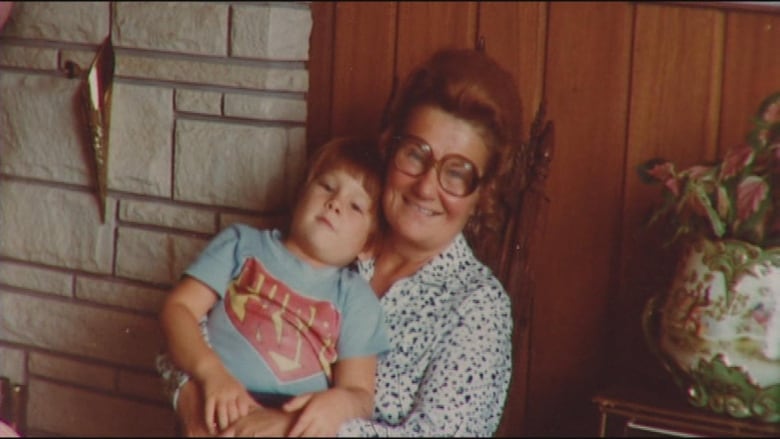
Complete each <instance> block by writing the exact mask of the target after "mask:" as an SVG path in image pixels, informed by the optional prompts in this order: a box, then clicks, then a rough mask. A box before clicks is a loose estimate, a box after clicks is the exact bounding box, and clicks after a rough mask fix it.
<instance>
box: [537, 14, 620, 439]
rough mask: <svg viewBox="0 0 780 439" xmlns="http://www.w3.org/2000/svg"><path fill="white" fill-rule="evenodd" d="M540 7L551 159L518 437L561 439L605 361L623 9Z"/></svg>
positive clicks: (616, 210)
mask: <svg viewBox="0 0 780 439" xmlns="http://www.w3.org/2000/svg"><path fill="white" fill-rule="evenodd" d="M549 8H550V10H549V19H548V20H549V24H548V33H547V35H548V45H547V62H546V69H545V74H546V77H545V95H546V96H547V100H548V102H549V113H548V115H549V118H550V119H552V120H553V121H554V123H555V155H554V158H553V161H552V168H551V172H550V177H549V179H548V187H547V193H548V195H549V197H550V199H551V200H552V201H551V205H550V210H549V216H548V222H547V230H546V234H545V237H544V240H545V243H546V245H544V246H543V248H542V249H540V252H541V254H540V255H539V259H537V261H538V263H537V264H535V266H534V267H535V272H536V280H537V286H536V295H535V298H534V300H535V303H534V309H533V315H532V319H533V322H532V330H531V337H532V340H531V368H530V371H529V373H530V374H531V378H530V380H529V395H528V401H529V402H528V410H527V418H526V419H527V423H528V425H527V426H526V429H527V432H529V433H530V434H534V435H547V434H563V435H566V434H568V433H571V432H570V431H567V430H566V429H567V428H572V427H574V425H573V424H575V422H574V420H573V416H575V411H577V410H579V411H584V410H588V409H589V408H590V407H591V404H590V401H589V398H590V396H591V395H592V393H593V391H594V389H595V385H596V383H595V380H594V379H593V377H594V375H595V374H596V372H597V371H598V368H599V366H600V365H601V359H602V358H603V356H604V348H603V344H604V341H603V334H604V332H605V331H606V329H605V326H606V324H607V322H606V301H607V296H608V293H609V290H610V287H611V285H610V279H611V278H612V276H613V273H612V272H613V263H614V253H615V249H616V243H617V242H618V238H619V234H618V230H619V224H620V211H621V192H622V183H623V172H624V170H623V163H624V161H625V133H626V112H627V105H628V87H629V62H630V57H629V56H630V52H631V46H630V44H631V23H632V21H631V18H632V15H631V11H632V6H631V5H629V4H626V3H563V2H561V3H559V2H551V3H550V4H549ZM563 273H565V274H564V275H562V274H563ZM592 419H595V415H594V416H593V418H592ZM593 429H594V430H591V431H595V425H594V426H593Z"/></svg>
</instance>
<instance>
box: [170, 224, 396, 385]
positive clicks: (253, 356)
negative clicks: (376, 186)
mask: <svg viewBox="0 0 780 439" xmlns="http://www.w3.org/2000/svg"><path fill="white" fill-rule="evenodd" d="M185 274H187V275H189V276H192V277H193V278H195V279H198V280H199V281H201V282H203V283H204V284H206V285H208V286H209V287H210V288H211V289H212V290H214V291H215V292H216V293H217V295H219V298H220V299H219V301H218V302H217V303H216V305H215V306H214V307H213V308H212V309H211V311H210V312H209V315H208V323H207V325H208V334H209V341H210V343H211V345H212V348H213V349H214V351H215V352H216V353H217V354H218V355H219V356H220V358H221V359H222V362H223V363H224V364H225V366H226V367H227V368H228V370H229V371H230V372H231V373H232V374H233V375H234V376H235V377H236V378H237V379H238V380H239V381H241V382H242V383H243V384H244V385H245V386H246V387H247V389H248V390H249V391H252V392H263V393H279V394H286V395H297V394H300V393H305V392H315V391H320V390H324V389H326V388H327V387H328V384H329V382H331V378H332V374H331V365H332V363H334V362H335V361H337V360H338V359H344V358H349V357H357V356H366V355H374V354H380V353H383V352H385V351H387V350H388V349H389V348H390V344H389V341H388V337H387V334H386V333H385V327H384V316H383V313H382V308H381V306H380V305H379V300H378V299H377V297H376V295H375V294H374V291H373V289H371V286H370V285H369V284H368V282H367V281H366V280H365V279H364V278H363V277H361V276H360V275H359V274H358V273H357V272H356V271H353V270H350V269H348V268H339V267H326V268H314V267H313V266H311V265H309V264H308V263H306V262H303V261H301V260H300V259H298V258H297V257H296V256H295V255H293V254H292V253H290V252H289V251H288V250H287V248H286V247H284V245H283V244H282V242H281V233H280V232H279V231H278V230H275V229H274V230H257V229H254V228H252V227H249V226H246V225H242V224H237V225H232V226H230V227H227V228H226V229H224V230H223V231H221V232H220V233H219V234H218V235H217V236H215V237H214V239H213V240H212V241H211V242H210V243H209V244H208V246H207V247H206V248H205V249H204V251H203V252H202V253H201V254H200V255H199V256H198V258H197V259H196V260H195V262H194V263H193V264H192V265H190V266H189V267H188V268H187V270H185Z"/></svg>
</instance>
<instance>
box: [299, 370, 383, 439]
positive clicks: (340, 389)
mask: <svg viewBox="0 0 780 439" xmlns="http://www.w3.org/2000/svg"><path fill="white" fill-rule="evenodd" d="M375 373H376V356H375V355H369V356H365V357H353V358H347V359H344V360H340V361H338V362H336V364H335V365H334V367H333V387H332V388H330V389H328V390H325V391H322V392H316V393H308V394H305V395H301V396H298V397H296V398H293V399H292V400H291V401H290V402H288V403H287V404H285V405H284V410H285V411H295V410H299V409H300V408H301V407H304V406H305V407H304V408H303V411H302V413H301V415H300V417H299V418H298V420H297V422H296V423H295V425H294V426H293V428H292V429H291V430H290V433H289V436H291V437H297V436H331V437H334V436H336V435H337V434H338V431H339V428H340V427H341V424H342V423H343V422H344V421H347V420H349V419H354V418H369V417H371V414H372V412H373V410H374V380H375V377H374V375H375Z"/></svg>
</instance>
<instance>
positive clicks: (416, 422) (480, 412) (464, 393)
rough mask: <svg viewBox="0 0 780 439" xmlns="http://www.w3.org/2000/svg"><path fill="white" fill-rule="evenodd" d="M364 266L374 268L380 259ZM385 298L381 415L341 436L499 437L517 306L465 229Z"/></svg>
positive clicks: (346, 428)
mask: <svg viewBox="0 0 780 439" xmlns="http://www.w3.org/2000/svg"><path fill="white" fill-rule="evenodd" d="M358 268H359V270H360V273H361V274H362V275H363V276H364V277H365V278H366V279H371V276H373V274H374V262H373V261H372V260H370V261H365V262H362V263H361V264H359V266H358ZM380 303H381V304H382V308H383V310H384V312H385V322H386V324H387V330H388V334H389V336H390V344H391V346H392V348H391V350H390V352H388V353H386V354H384V355H383V356H380V357H379V359H378V360H379V361H378V364H377V373H376V400H375V405H374V416H373V420H365V419H355V420H352V421H349V422H347V423H345V424H344V425H343V426H342V428H341V431H340V435H341V436H380V437H386V436H483V437H484V436H492V435H493V434H494V433H495V431H496V429H497V428H498V424H499V422H500V420H501V413H502V411H503V407H504V402H505V400H506V394H507V389H508V387H509V380H510V377H511V375H512V311H511V305H510V301H509V297H508V295H507V294H506V293H505V291H504V288H503V287H502V286H501V284H500V283H499V281H498V279H496V277H495V276H494V275H493V274H492V273H491V272H490V269H488V268H487V267H486V266H485V265H483V264H482V263H481V262H479V261H478V260H477V259H476V258H475V257H474V254H473V253H472V251H471V248H470V247H469V246H468V244H467V243H466V239H465V238H464V237H463V235H462V234H461V235H458V236H457V237H456V238H455V240H454V241H453V243H452V244H451V245H450V246H449V247H448V248H447V249H446V250H445V251H444V252H442V253H441V254H440V255H438V256H437V257H435V258H434V259H433V260H431V261H430V262H429V263H428V264H426V265H425V266H423V268H421V269H420V270H418V271H417V273H415V274H414V275H412V276H410V277H408V278H405V279H401V280H399V281H397V282H396V283H395V284H393V286H392V287H391V288H390V289H389V290H388V292H387V293H386V294H385V295H384V296H383V297H382V298H381V300H380Z"/></svg>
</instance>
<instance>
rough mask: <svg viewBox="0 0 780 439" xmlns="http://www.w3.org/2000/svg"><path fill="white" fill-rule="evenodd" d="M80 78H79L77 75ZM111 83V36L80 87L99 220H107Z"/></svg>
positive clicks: (72, 71) (73, 68) (69, 65)
mask: <svg viewBox="0 0 780 439" xmlns="http://www.w3.org/2000/svg"><path fill="white" fill-rule="evenodd" d="M65 67H66V69H67V71H68V73H69V76H71V77H73V76H74V75H78V74H80V73H81V71H80V69H79V67H78V66H77V65H75V64H74V63H73V62H71V61H68V62H66V63H65ZM79 76H80V75H79ZM113 82H114V48H113V46H112V45H111V37H107V38H106V39H105V40H104V41H103V43H102V44H101V45H100V47H99V48H98V51H97V55H96V56H95V59H94V60H93V61H92V65H91V66H90V68H89V70H88V71H87V73H86V75H85V76H84V82H83V83H82V85H81V101H82V109H83V110H84V116H85V118H86V120H87V126H88V129H89V142H90V146H91V151H92V153H93V154H94V165H95V180H96V182H97V195H98V206H99V209H100V221H101V222H105V220H106V195H107V192H108V187H107V185H108V146H109V141H108V140H109V139H108V133H109V127H110V122H111V89H112V85H113Z"/></svg>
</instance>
